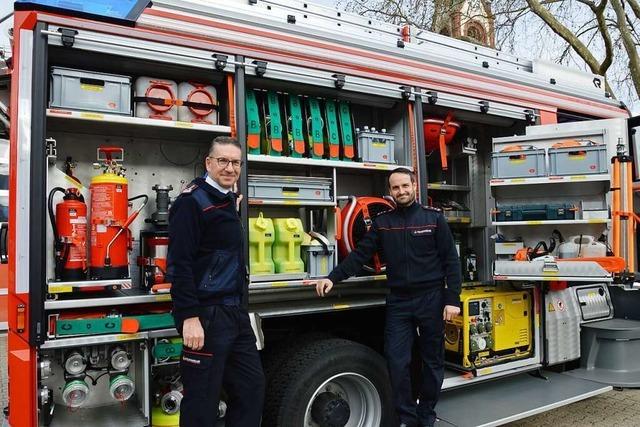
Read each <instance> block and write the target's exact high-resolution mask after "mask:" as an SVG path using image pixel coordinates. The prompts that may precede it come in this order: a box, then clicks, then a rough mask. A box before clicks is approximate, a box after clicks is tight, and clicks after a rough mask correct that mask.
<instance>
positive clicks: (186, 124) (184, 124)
mask: <svg viewBox="0 0 640 427" xmlns="http://www.w3.org/2000/svg"><path fill="white" fill-rule="evenodd" d="M174 126H175V127H177V128H187V129H189V128H192V127H193V123H189V122H174Z"/></svg>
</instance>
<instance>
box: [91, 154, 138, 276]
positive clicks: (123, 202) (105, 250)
mask: <svg viewBox="0 0 640 427" xmlns="http://www.w3.org/2000/svg"><path fill="white" fill-rule="evenodd" d="M123 159H124V149H122V148H120V147H99V148H98V161H99V162H102V163H101V164H98V165H97V167H101V168H102V170H103V173H102V174H100V175H96V176H94V177H93V178H92V179H91V185H90V187H89V189H90V191H91V248H90V254H91V259H90V263H89V278H90V279H91V280H108V279H125V278H128V277H129V257H128V252H129V250H130V249H131V231H130V230H129V228H128V227H129V225H130V224H131V223H132V222H133V220H134V219H136V217H137V216H138V214H139V213H140V211H142V209H143V208H144V207H145V205H146V204H147V200H148V196H146V195H140V196H136V197H133V198H131V199H129V198H128V181H127V178H125V176H124V171H125V169H124V168H123V167H122V165H121V164H120V163H118V161H122V160H123ZM140 198H144V202H143V203H142V205H141V206H140V207H139V208H138V209H136V210H135V211H134V212H133V213H132V214H131V215H130V216H128V210H129V202H130V201H133V200H136V199H140Z"/></svg>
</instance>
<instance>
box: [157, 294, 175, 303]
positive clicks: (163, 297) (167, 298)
mask: <svg viewBox="0 0 640 427" xmlns="http://www.w3.org/2000/svg"><path fill="white" fill-rule="evenodd" d="M167 301H171V294H162V295H156V302H167Z"/></svg>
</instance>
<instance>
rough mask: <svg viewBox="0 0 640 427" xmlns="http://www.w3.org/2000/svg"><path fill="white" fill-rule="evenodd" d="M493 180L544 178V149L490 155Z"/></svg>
mask: <svg viewBox="0 0 640 427" xmlns="http://www.w3.org/2000/svg"><path fill="white" fill-rule="evenodd" d="M491 173H492V177H493V178H531V177H538V176H545V175H546V174H547V171H546V165H545V152H544V149H537V148H531V149H528V150H513V151H506V152H500V153H492V154H491Z"/></svg>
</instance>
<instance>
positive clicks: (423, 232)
mask: <svg viewBox="0 0 640 427" xmlns="http://www.w3.org/2000/svg"><path fill="white" fill-rule="evenodd" d="M434 232H435V227H425V228H418V229H413V230H411V235H412V236H416V237H420V236H431V235H433V233H434Z"/></svg>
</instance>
